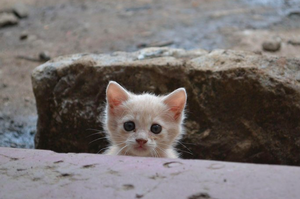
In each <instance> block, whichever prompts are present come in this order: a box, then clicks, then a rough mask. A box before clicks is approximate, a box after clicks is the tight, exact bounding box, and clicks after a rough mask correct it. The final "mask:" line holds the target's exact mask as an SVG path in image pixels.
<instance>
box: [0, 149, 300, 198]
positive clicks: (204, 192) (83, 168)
mask: <svg viewBox="0 0 300 199" xmlns="http://www.w3.org/2000/svg"><path fill="white" fill-rule="evenodd" d="M299 183H300V167H291V166H271V165H259V164H242V163H229V162H219V161H206V160H182V159H178V160H175V161H174V160H171V159H161V158H136V157H129V156H104V155H95V154H74V153H68V154H61V153H54V152H52V151H44V150H30V149H12V148H0V198H1V199H6V198H9V199H13V198H22V199H23V198H30V199H35V198H187V199H195V198H219V199H226V198H228V199H234V198H237V199H247V198H251V199H253V198H256V199H257V198H264V199H267V198H270V199H276V198H289V199H291V198H299V195H300V189H299Z"/></svg>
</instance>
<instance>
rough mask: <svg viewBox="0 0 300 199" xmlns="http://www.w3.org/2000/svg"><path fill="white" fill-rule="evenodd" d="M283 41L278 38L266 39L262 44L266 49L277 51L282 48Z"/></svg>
mask: <svg viewBox="0 0 300 199" xmlns="http://www.w3.org/2000/svg"><path fill="white" fill-rule="evenodd" d="M280 47H281V43H280V41H278V40H271V41H265V42H263V44H262V48H263V50H264V51H269V52H276V51H278V50H280Z"/></svg>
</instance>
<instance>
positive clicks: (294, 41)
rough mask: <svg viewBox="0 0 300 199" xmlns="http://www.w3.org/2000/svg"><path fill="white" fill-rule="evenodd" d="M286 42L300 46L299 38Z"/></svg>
mask: <svg viewBox="0 0 300 199" xmlns="http://www.w3.org/2000/svg"><path fill="white" fill-rule="evenodd" d="M288 44H291V45H293V46H300V39H299V40H295V39H290V40H289V41H288Z"/></svg>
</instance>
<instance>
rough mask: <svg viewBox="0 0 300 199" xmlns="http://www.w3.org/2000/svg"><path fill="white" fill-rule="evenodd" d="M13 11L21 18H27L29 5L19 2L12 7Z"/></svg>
mask: <svg viewBox="0 0 300 199" xmlns="http://www.w3.org/2000/svg"><path fill="white" fill-rule="evenodd" d="M12 11H13V12H14V13H15V15H16V16H17V17H19V18H26V17H28V15H29V10H28V7H27V6H26V5H24V4H22V3H18V4H16V5H14V7H13V8H12Z"/></svg>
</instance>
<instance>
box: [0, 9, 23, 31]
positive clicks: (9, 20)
mask: <svg viewBox="0 0 300 199" xmlns="http://www.w3.org/2000/svg"><path fill="white" fill-rule="evenodd" d="M18 23H19V20H18V18H17V17H16V16H15V15H14V14H12V13H6V12H4V13H0V28H1V27H5V26H11V25H16V24H18Z"/></svg>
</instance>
